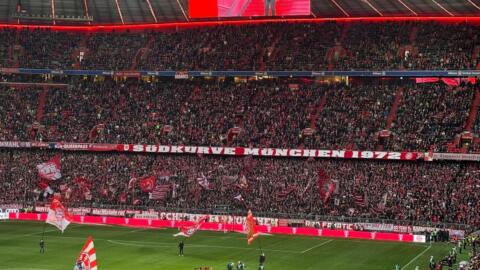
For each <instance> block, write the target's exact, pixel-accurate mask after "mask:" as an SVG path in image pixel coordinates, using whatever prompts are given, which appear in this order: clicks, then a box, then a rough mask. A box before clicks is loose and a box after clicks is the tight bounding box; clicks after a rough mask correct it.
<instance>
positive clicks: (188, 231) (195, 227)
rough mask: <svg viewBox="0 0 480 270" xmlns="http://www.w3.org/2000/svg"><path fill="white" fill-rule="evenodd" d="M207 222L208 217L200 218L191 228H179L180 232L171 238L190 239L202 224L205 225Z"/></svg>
mask: <svg viewBox="0 0 480 270" xmlns="http://www.w3.org/2000/svg"><path fill="white" fill-rule="evenodd" d="M207 220H208V215H206V216H203V217H201V218H200V219H199V220H197V222H195V224H193V225H191V226H184V227H181V228H180V230H181V232H179V233H177V234H174V235H173V236H175V237H177V236H185V237H190V236H192V235H193V234H194V233H195V232H196V231H197V230H198V229H199V228H200V226H202V224H203V223H205V222H206V221H207Z"/></svg>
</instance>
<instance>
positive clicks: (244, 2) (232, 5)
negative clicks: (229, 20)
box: [189, 0, 310, 18]
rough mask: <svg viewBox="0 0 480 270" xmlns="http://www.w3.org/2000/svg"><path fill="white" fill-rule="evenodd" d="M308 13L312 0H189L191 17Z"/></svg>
mask: <svg viewBox="0 0 480 270" xmlns="http://www.w3.org/2000/svg"><path fill="white" fill-rule="evenodd" d="M308 15H310V0H189V16H190V18H212V17H220V18H225V17H258V16H267V17H269V16H308Z"/></svg>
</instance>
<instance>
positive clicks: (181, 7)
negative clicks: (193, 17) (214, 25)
mask: <svg viewBox="0 0 480 270" xmlns="http://www.w3.org/2000/svg"><path fill="white" fill-rule="evenodd" d="M177 4H178V6H179V7H180V10H181V11H182V13H183V17H185V20H187V21H189V19H188V16H187V13H185V9H183V6H182V4H180V1H178V0H177Z"/></svg>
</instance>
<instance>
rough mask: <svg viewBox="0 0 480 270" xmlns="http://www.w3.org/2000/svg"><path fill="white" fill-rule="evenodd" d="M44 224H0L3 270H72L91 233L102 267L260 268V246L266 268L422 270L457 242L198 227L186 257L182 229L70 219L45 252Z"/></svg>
mask: <svg viewBox="0 0 480 270" xmlns="http://www.w3.org/2000/svg"><path fill="white" fill-rule="evenodd" d="M43 227H44V225H43V223H39V222H20V221H4V222H3V221H2V222H0V269H1V270H13V269H16V270H47V269H49V270H50V269H51V270H70V269H73V267H74V263H75V259H76V257H77V256H78V254H79V252H80V250H81V248H82V247H83V244H84V243H85V240H86V238H87V237H88V236H89V235H91V236H92V237H93V238H94V242H95V249H96V252H97V263H98V269H99V270H104V269H110V270H127V269H128V270H132V269H134V270H143V269H145V270H150V269H151V270H153V269H155V270H157V269H158V270H160V269H161V270H170V269H172V270H173V269H188V270H193V269H195V268H196V267H212V268H213V269H214V270H219V269H222V270H223V269H226V265H227V263H228V262H237V261H239V260H241V261H243V262H245V264H246V266H247V269H252V270H255V269H257V268H258V256H259V253H260V250H259V248H260V244H261V246H262V249H263V251H264V252H265V255H266V257H267V261H266V264H265V269H267V270H269V269H272V270H282V269H285V270H289V269H302V270H306V269H312V270H320V269H325V270H353V269H358V270H388V269H394V265H395V264H396V263H398V264H400V265H401V266H402V269H412V270H413V269H415V266H417V265H419V266H420V269H422V270H423V269H427V263H428V260H429V258H430V256H431V255H433V256H434V257H435V258H436V259H438V258H440V257H443V256H444V255H445V254H447V252H448V251H449V250H450V249H451V247H452V244H446V243H444V244H434V245H432V246H429V245H426V244H404V243H393V242H376V241H360V240H346V239H331V238H318V237H298V236H279V235H274V236H271V235H262V236H260V237H259V238H260V239H257V240H256V242H254V243H253V244H252V245H251V246H248V245H247V243H246V239H245V238H246V237H245V235H243V234H239V233H218V232H205V231H198V232H197V233H196V234H195V235H193V236H192V237H191V238H189V239H186V240H185V256H184V257H179V256H178V254H177V243H178V241H179V240H180V239H179V238H175V237H173V236H172V234H174V233H176V232H177V231H175V230H165V229H137V228H127V227H112V226H87V225H79V224H71V225H70V226H69V227H68V228H67V230H66V231H65V233H63V234H62V233H60V232H59V231H58V230H57V229H56V228H54V227H52V226H50V225H47V226H46V230H45V243H46V253H45V254H40V252H39V244H38V243H39V240H40V238H41V236H42V230H43Z"/></svg>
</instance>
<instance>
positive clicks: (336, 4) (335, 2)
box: [330, 0, 350, 17]
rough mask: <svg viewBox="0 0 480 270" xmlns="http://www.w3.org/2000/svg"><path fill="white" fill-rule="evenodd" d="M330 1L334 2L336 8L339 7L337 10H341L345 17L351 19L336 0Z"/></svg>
mask: <svg viewBox="0 0 480 270" xmlns="http://www.w3.org/2000/svg"><path fill="white" fill-rule="evenodd" d="M330 1H332V3H333V4H334V5H335V6H337V8H338V9H340V10H341V11H342V12H343V14H345V16H347V17H350V14H348V13H347V12H346V11H345V9H343V8H342V6H340V5H339V4H338V3H337V1H335V0H330Z"/></svg>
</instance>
